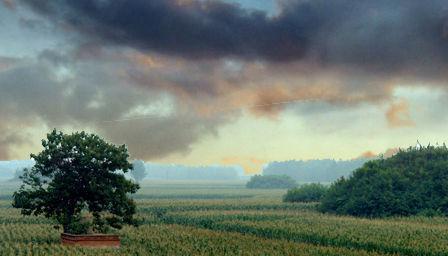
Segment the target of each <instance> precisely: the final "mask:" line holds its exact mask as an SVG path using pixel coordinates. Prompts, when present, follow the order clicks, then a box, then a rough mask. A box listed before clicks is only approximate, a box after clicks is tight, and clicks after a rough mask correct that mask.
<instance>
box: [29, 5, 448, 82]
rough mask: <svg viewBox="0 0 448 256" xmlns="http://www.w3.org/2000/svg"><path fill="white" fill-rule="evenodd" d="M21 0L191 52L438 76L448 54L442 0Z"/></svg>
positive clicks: (89, 31) (96, 27) (92, 30)
mask: <svg viewBox="0 0 448 256" xmlns="http://www.w3.org/2000/svg"><path fill="white" fill-rule="evenodd" d="M21 2H24V3H26V4H28V5H29V6H31V7H32V8H33V9H34V10H36V11H37V12H39V13H41V14H43V15H45V16H48V17H49V18H51V19H52V20H54V21H56V22H58V23H61V22H62V23H63V24H66V25H70V26H71V27H72V29H73V30H77V31H79V32H80V33H81V34H82V35H84V36H86V37H87V38H88V39H89V40H99V41H101V42H102V43H104V44H110V45H126V46H131V47H134V48H137V49H141V50H148V51H155V52H159V53H162V54H168V55H174V56H181V57H185V58H190V59H197V58H206V59H210V58H212V59H213V58H221V57H236V58H242V59H249V60H254V59H262V60H268V61H280V62H281V61H297V60H302V59H303V58H305V57H307V58H310V57H312V58H314V59H317V61H318V62H320V63H322V65H324V66H325V65H351V66H354V67H362V68H364V69H366V70H370V71H375V72H385V73H390V72H401V73H416V74H422V75H424V74H427V73H431V74H439V75H440V74H441V73H442V72H443V71H444V70H445V68H446V66H445V63H446V61H447V59H448V47H447V46H446V45H447V36H448V25H447V18H448V3H447V2H446V1H443V0H431V1H419V0H397V1H388V0H379V1H370V0H359V1H350V0H335V1H331V2H329V1H324V0H313V1H303V0H295V1H294V0H291V1H283V2H284V4H283V8H282V11H281V12H280V13H279V14H278V15H277V16H274V17H270V16H268V15H267V14H266V13H264V12H261V11H251V10H246V9H243V8H241V7H240V6H238V5H232V4H228V3H223V2H221V1H190V2H189V3H185V2H187V1H175V0H168V1H145V0H135V1H125V0H116V1H100V0H96V1H90V0H79V1H64V0H62V1H44V0H40V1H35V0H33V1H31V0H22V1H21ZM182 2H183V4H181V3H182Z"/></svg>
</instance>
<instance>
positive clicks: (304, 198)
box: [283, 183, 327, 202]
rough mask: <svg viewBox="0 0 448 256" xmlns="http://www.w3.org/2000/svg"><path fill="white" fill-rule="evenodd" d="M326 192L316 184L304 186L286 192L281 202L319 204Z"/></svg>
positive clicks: (321, 186) (323, 187)
mask: <svg viewBox="0 0 448 256" xmlns="http://www.w3.org/2000/svg"><path fill="white" fill-rule="evenodd" d="M326 192H327V187H325V186H324V185H321V184H318V183H312V184H305V185H302V186H300V187H298V188H293V189H290V190H288V192H287V193H286V195H285V196H284V197H283V202H319V201H320V199H321V198H322V197H323V196H324V195H325V193H326Z"/></svg>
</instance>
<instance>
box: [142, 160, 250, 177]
mask: <svg viewBox="0 0 448 256" xmlns="http://www.w3.org/2000/svg"><path fill="white" fill-rule="evenodd" d="M146 171H147V175H146V179H161V180H240V179H242V178H243V176H244V171H243V169H242V168H241V167H238V166H235V167H233V166H213V165H212V166H185V165H174V164H153V163H147V164H146Z"/></svg>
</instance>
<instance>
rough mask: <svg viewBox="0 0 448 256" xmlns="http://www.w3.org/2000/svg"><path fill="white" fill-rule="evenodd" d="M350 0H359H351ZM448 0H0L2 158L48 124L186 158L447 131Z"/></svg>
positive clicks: (244, 155) (207, 159)
mask: <svg viewBox="0 0 448 256" xmlns="http://www.w3.org/2000/svg"><path fill="white" fill-rule="evenodd" d="M348 4H350V6H347V5H348ZM446 10H448V2H446V1H442V0H431V1H417V0H399V1H393V2H392V1H386V0H384V1H383V0H380V1H367V0H360V1H353V2H350V1H342V0H335V1H324V0H282V1H275V0H228V1H222V0H216V1H206V0H167V1H146V0H135V1H125V0H116V1H103V0H102V1H100V0H91V1H87V0H79V1H69V0H62V1H44V0H37V1H32V0H3V1H1V2H0V32H1V33H0V134H1V135H0V160H12V159H28V158H29V154H30V153H36V152H39V150H40V141H41V139H43V138H44V137H45V134H46V133H47V132H49V131H50V130H52V129H53V128H56V129H59V130H62V131H64V132H73V131H79V130H86V131H89V132H94V133H98V134H100V135H101V136H102V137H104V138H106V139H107V140H110V141H112V142H114V143H119V144H122V143H124V144H126V145H127V146H128V148H129V151H130V153H131V157H132V158H135V159H143V160H146V161H151V162H161V163H177V164H188V165H208V164H222V165H241V166H243V167H244V168H245V170H246V171H247V172H249V173H253V172H258V171H259V170H260V168H261V166H262V165H263V164H265V163H268V162H270V161H282V160H290V159H323V158H332V159H353V158H357V157H360V156H362V155H374V154H381V153H383V152H385V151H386V150H388V149H391V148H398V147H408V146H411V145H415V143H416V141H417V140H419V141H420V142H421V143H432V144H435V143H443V142H446V141H447V140H446V132H447V131H448V129H447V128H448V116H447V114H446V113H445V112H446V111H445V109H447V106H448V98H447V84H446V83H447V82H446V81H447V77H446V74H447V72H446V70H447V61H448V15H447V12H446Z"/></svg>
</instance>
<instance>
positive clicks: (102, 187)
mask: <svg viewBox="0 0 448 256" xmlns="http://www.w3.org/2000/svg"><path fill="white" fill-rule="evenodd" d="M42 146H43V147H44V149H43V151H42V152H40V153H39V154H37V155H34V154H32V155H31V158H32V159H34V161H35V165H34V166H33V167H32V168H31V169H29V170H27V171H25V173H24V174H23V176H22V177H21V179H22V180H23V185H22V186H21V187H20V189H19V190H18V191H17V192H15V193H14V201H13V206H14V207H16V208H21V213H22V214H24V215H31V214H33V215H44V216H45V217H47V218H55V219H56V220H57V221H58V223H59V224H61V225H62V227H63V229H64V232H67V233H85V232H95V233H104V232H107V231H108V230H109V229H110V228H111V227H112V228H121V226H122V224H133V223H135V221H134V219H133V214H134V213H135V211H136V205H135V203H134V201H133V200H132V199H130V198H129V197H128V194H129V193H135V192H136V191H137V190H138V188H139V186H138V185H137V184H135V183H133V182H132V181H130V180H127V179H126V178H125V176H124V173H126V172H128V171H129V170H130V169H132V164H131V163H129V162H128V157H129V154H128V151H127V148H126V146H125V145H122V146H115V145H113V144H109V143H107V142H105V141H104V140H103V139H101V138H100V137H99V136H97V135H94V134H88V133H85V132H79V133H78V132H77V133H73V134H63V133H62V132H58V131H56V130H53V132H51V133H49V134H48V135H47V139H46V140H42ZM84 216H90V218H85V217H84Z"/></svg>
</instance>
